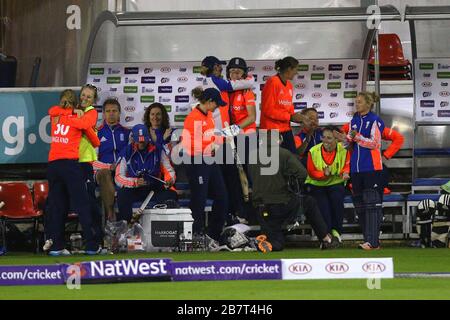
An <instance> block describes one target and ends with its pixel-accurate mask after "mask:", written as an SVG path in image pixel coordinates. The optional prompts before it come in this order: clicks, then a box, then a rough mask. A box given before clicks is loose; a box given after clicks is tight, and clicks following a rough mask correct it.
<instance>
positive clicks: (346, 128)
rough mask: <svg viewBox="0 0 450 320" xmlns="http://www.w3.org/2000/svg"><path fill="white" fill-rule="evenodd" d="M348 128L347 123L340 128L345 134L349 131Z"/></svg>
mask: <svg viewBox="0 0 450 320" xmlns="http://www.w3.org/2000/svg"><path fill="white" fill-rule="evenodd" d="M349 128H350V124H349V123H346V124H344V125H343V126H342V127H341V131H342V133H345V134H347V133H348V131H349Z"/></svg>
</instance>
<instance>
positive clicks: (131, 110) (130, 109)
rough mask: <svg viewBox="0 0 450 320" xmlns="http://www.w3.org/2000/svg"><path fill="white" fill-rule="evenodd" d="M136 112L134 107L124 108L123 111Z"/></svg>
mask: <svg viewBox="0 0 450 320" xmlns="http://www.w3.org/2000/svg"><path fill="white" fill-rule="evenodd" d="M135 110H136V108H135V107H134V106H126V107H125V111H126V112H133V111H135Z"/></svg>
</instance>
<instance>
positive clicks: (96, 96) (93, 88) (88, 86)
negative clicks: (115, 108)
mask: <svg viewBox="0 0 450 320" xmlns="http://www.w3.org/2000/svg"><path fill="white" fill-rule="evenodd" d="M86 88H88V89H91V90H93V91H94V102H96V101H97V99H98V93H97V91H98V90H97V87H96V86H94V85H92V84H89V83H88V84H85V85H84V86H82V87H81V90H80V95H81V92H83V90H84V89H86Z"/></svg>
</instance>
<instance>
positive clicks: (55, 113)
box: [48, 106, 73, 117]
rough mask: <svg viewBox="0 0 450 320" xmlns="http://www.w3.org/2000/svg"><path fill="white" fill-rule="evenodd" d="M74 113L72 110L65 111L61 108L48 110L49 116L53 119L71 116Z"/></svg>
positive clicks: (55, 107)
mask: <svg viewBox="0 0 450 320" xmlns="http://www.w3.org/2000/svg"><path fill="white" fill-rule="evenodd" d="M72 113H73V110H72V108H69V109H64V108H63V107H61V106H53V107H51V108H50V109H49V110H48V114H49V115H50V116H51V117H57V116H69V115H71V114H72Z"/></svg>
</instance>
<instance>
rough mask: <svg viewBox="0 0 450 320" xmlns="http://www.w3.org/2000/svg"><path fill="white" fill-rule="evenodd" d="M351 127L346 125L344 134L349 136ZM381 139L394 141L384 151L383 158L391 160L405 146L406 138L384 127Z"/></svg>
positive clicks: (343, 127) (343, 128)
mask: <svg viewBox="0 0 450 320" xmlns="http://www.w3.org/2000/svg"><path fill="white" fill-rule="evenodd" d="M349 127H350V126H349V124H348V123H346V124H344V125H343V126H342V127H341V130H342V132H344V133H345V134H347V133H348V132H349ZM381 139H382V140H388V141H392V143H391V144H390V145H389V147H387V149H386V150H384V152H383V156H385V157H386V159H391V158H392V157H393V156H394V155H395V154H396V153H397V152H398V150H400V148H401V147H402V145H403V142H404V141H405V138H404V137H403V135H402V134H401V133H400V132H398V131H395V130H394V129H392V128H387V127H384V130H383V132H382V133H381Z"/></svg>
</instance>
